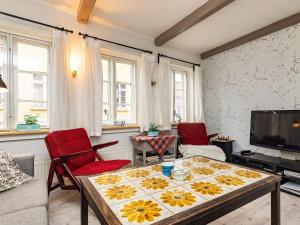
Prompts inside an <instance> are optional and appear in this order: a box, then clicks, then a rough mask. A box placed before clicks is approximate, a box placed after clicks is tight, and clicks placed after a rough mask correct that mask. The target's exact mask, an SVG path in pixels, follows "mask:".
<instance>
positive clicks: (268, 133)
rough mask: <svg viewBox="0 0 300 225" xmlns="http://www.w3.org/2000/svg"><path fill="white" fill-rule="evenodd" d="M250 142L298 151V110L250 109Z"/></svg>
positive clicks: (299, 137) (299, 116)
mask: <svg viewBox="0 0 300 225" xmlns="http://www.w3.org/2000/svg"><path fill="white" fill-rule="evenodd" d="M250 144H251V145H255V146H260V147H266V148H272V149H278V150H283V151H293V152H300V110H275V111H252V112H251V128H250Z"/></svg>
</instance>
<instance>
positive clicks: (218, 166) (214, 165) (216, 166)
mask: <svg viewBox="0 0 300 225" xmlns="http://www.w3.org/2000/svg"><path fill="white" fill-rule="evenodd" d="M209 166H210V167H211V168H213V169H215V170H229V169H231V168H232V166H231V165H230V164H227V163H220V162H212V163H210V164H209Z"/></svg>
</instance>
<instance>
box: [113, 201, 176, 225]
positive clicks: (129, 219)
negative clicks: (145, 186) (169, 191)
mask: <svg viewBox="0 0 300 225" xmlns="http://www.w3.org/2000/svg"><path fill="white" fill-rule="evenodd" d="M111 208H112V210H113V212H114V213H115V214H116V216H117V218H118V219H119V220H120V222H121V223H122V224H124V225H127V224H130V225H141V224H143V225H149V224H152V223H156V222H158V221H160V220H163V219H165V218H167V217H170V216H172V215H174V213H172V212H171V211H170V210H168V209H167V208H166V207H164V206H163V205H162V204H160V203H159V202H158V201H156V200H155V199H154V198H152V197H150V196H144V197H140V198H135V199H132V200H130V201H127V202H124V203H121V204H117V205H113V206H112V207H111Z"/></svg>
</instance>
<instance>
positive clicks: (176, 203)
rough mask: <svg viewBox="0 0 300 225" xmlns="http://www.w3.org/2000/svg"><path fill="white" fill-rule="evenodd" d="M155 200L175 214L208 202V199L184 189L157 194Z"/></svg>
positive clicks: (176, 188)
mask: <svg viewBox="0 0 300 225" xmlns="http://www.w3.org/2000/svg"><path fill="white" fill-rule="evenodd" d="M153 198H155V199H156V200H157V201H159V202H160V203H161V204H162V205H163V206H165V207H166V208H168V209H169V210H170V211H172V212H173V213H179V212H182V211H185V210H187V209H189V208H192V207H195V206H197V205H200V204H202V203H204V202H206V199H204V198H201V197H200V196H198V195H196V194H195V193H193V192H192V191H189V190H187V189H184V188H182V187H175V188H171V189H168V190H166V191H162V192H159V193H155V194H154V195H153Z"/></svg>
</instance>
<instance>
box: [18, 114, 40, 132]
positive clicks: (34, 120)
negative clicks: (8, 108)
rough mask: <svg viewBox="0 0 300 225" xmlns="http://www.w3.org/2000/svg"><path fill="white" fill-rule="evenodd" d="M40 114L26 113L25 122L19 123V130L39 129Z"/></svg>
mask: <svg viewBox="0 0 300 225" xmlns="http://www.w3.org/2000/svg"><path fill="white" fill-rule="evenodd" d="M38 118H39V115H24V121H25V124H18V125H17V130H20V131H33V130H39V129H40V125H39V124H38Z"/></svg>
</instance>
